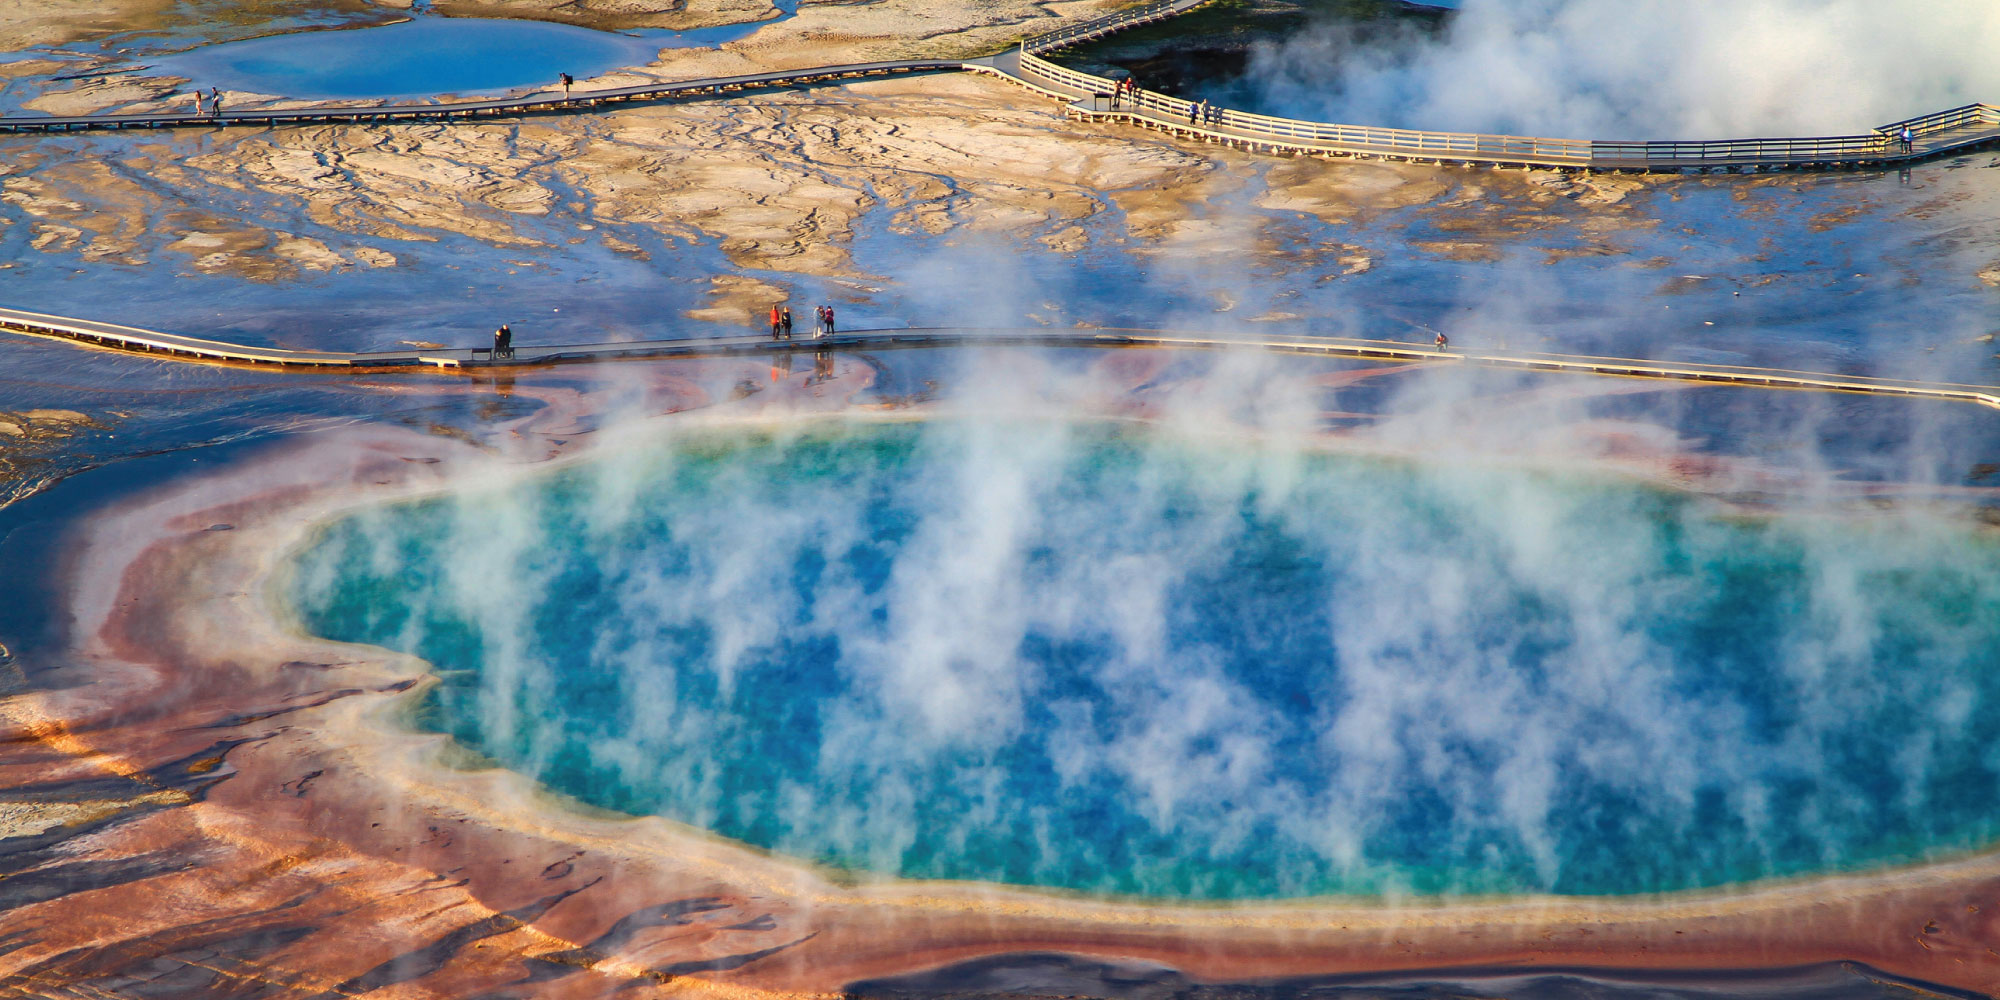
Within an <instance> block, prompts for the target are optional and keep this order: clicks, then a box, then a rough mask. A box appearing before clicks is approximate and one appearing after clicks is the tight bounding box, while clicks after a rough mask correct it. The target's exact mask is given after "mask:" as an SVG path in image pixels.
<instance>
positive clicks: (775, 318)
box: [771, 305, 783, 340]
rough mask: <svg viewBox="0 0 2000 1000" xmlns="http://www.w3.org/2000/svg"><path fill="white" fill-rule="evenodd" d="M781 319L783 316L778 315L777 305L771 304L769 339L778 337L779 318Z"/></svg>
mask: <svg viewBox="0 0 2000 1000" xmlns="http://www.w3.org/2000/svg"><path fill="white" fill-rule="evenodd" d="M782 319H783V317H781V316H780V315H779V314H778V307H777V306H776V305H773V306H771V339H772V340H776V339H778V326H779V322H780V320H782Z"/></svg>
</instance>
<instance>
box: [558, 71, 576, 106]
mask: <svg viewBox="0 0 2000 1000" xmlns="http://www.w3.org/2000/svg"><path fill="white" fill-rule="evenodd" d="M556 75H557V76H559V77H561V78H562V88H563V100H565V101H567V100H569V88H570V85H571V84H573V83H575V82H576V80H574V79H572V78H571V77H570V75H569V74H568V73H558V74H556Z"/></svg>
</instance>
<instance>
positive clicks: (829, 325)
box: [826, 306, 833, 336]
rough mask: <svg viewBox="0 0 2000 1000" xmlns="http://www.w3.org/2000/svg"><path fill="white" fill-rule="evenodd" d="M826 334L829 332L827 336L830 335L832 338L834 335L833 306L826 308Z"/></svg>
mask: <svg viewBox="0 0 2000 1000" xmlns="http://www.w3.org/2000/svg"><path fill="white" fill-rule="evenodd" d="M826 332H827V335H828V336H832V335H833V307H832V306H827V307H826Z"/></svg>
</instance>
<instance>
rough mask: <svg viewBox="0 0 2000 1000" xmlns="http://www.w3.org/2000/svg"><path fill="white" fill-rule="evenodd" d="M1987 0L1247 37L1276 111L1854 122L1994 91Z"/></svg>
mask: <svg viewBox="0 0 2000 1000" xmlns="http://www.w3.org/2000/svg"><path fill="white" fill-rule="evenodd" d="M1996 51H2000V5H1996V4H1993V3H1988V2H1986V0H1941V2H1936V3H1917V2H1911V0H1738V2H1732V3H1700V2H1696V3H1686V2H1681V0H1468V2H1467V3H1465V4H1464V7H1463V9H1462V11H1461V12H1460V13H1459V14H1458V15H1457V16H1456V17H1455V18H1454V19H1453V20H1452V21H1451V23H1450V25H1449V27H1448V28H1446V29H1445V30H1444V31H1443V33H1442V34H1441V35H1439V36H1438V37H1436V38H1422V37H1417V36H1415V35H1410V36H1405V37H1402V38H1401V39H1400V40H1399V41H1396V42H1392V43H1388V44H1384V43H1382V41H1381V40H1380V39H1376V40H1374V41H1372V42H1370V43H1368V44H1359V45H1358V44H1356V43H1355V38H1354V36H1353V34H1352V33H1351V32H1350V31H1349V30H1347V29H1345V28H1342V27H1340V26H1322V27H1318V28H1315V29H1310V30H1308V31H1305V32H1303V33H1301V34H1300V35H1298V36H1296V37H1293V38H1290V39H1287V40H1285V41H1283V42H1280V43H1275V44H1266V45H1263V46H1260V47H1259V48H1258V49H1256V50H1255V51H1254V52H1253V53H1252V59H1251V65H1250V80H1251V83H1252V85H1253V86H1254V87H1255V88H1256V89H1258V90H1259V91H1260V92H1261V100H1260V103H1261V104H1262V106H1264V107H1266V108H1269V109H1272V110H1274V111H1276V112H1277V113H1282V114H1286V115H1289V116H1293V117H1301V118H1310V119H1314V120H1321V121H1338V122H1349V123H1355V124H1366V125H1388V126H1395V127H1401V128H1418V129H1429V130H1438V131H1463V132H1485V133H1503V134H1514V135H1541V136H1551V137H1560V138H1576V139H1718V138H1746V137H1754V136H1807V135H1836V134H1840V135H1846V134H1854V133H1857V132H1863V131H1866V130H1867V129H1869V128H1872V127H1874V126H1877V125H1881V124H1885V123H1887V122H1891V121H1896V120H1900V119H1903V118H1908V117H1912V116H1915V115H1919V114H1926V113H1929V112H1932V111H1940V110H1943V109H1945V108H1950V107H1956V106H1958V105H1961V104H1966V103H1971V102H1975V101H1987V102H1994V101H2000V59H1995V58H1994V56H1993V54H1994V53H1995V52H1996Z"/></svg>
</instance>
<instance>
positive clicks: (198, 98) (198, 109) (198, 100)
mask: <svg viewBox="0 0 2000 1000" xmlns="http://www.w3.org/2000/svg"><path fill="white" fill-rule="evenodd" d="M206 100H207V98H205V97H203V96H202V93H201V91H199V90H197V91H195V92H194V113H195V114H197V115H200V114H203V113H205V112H207V111H208V106H207V105H206V104H205V103H204V102H205V101H206Z"/></svg>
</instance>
